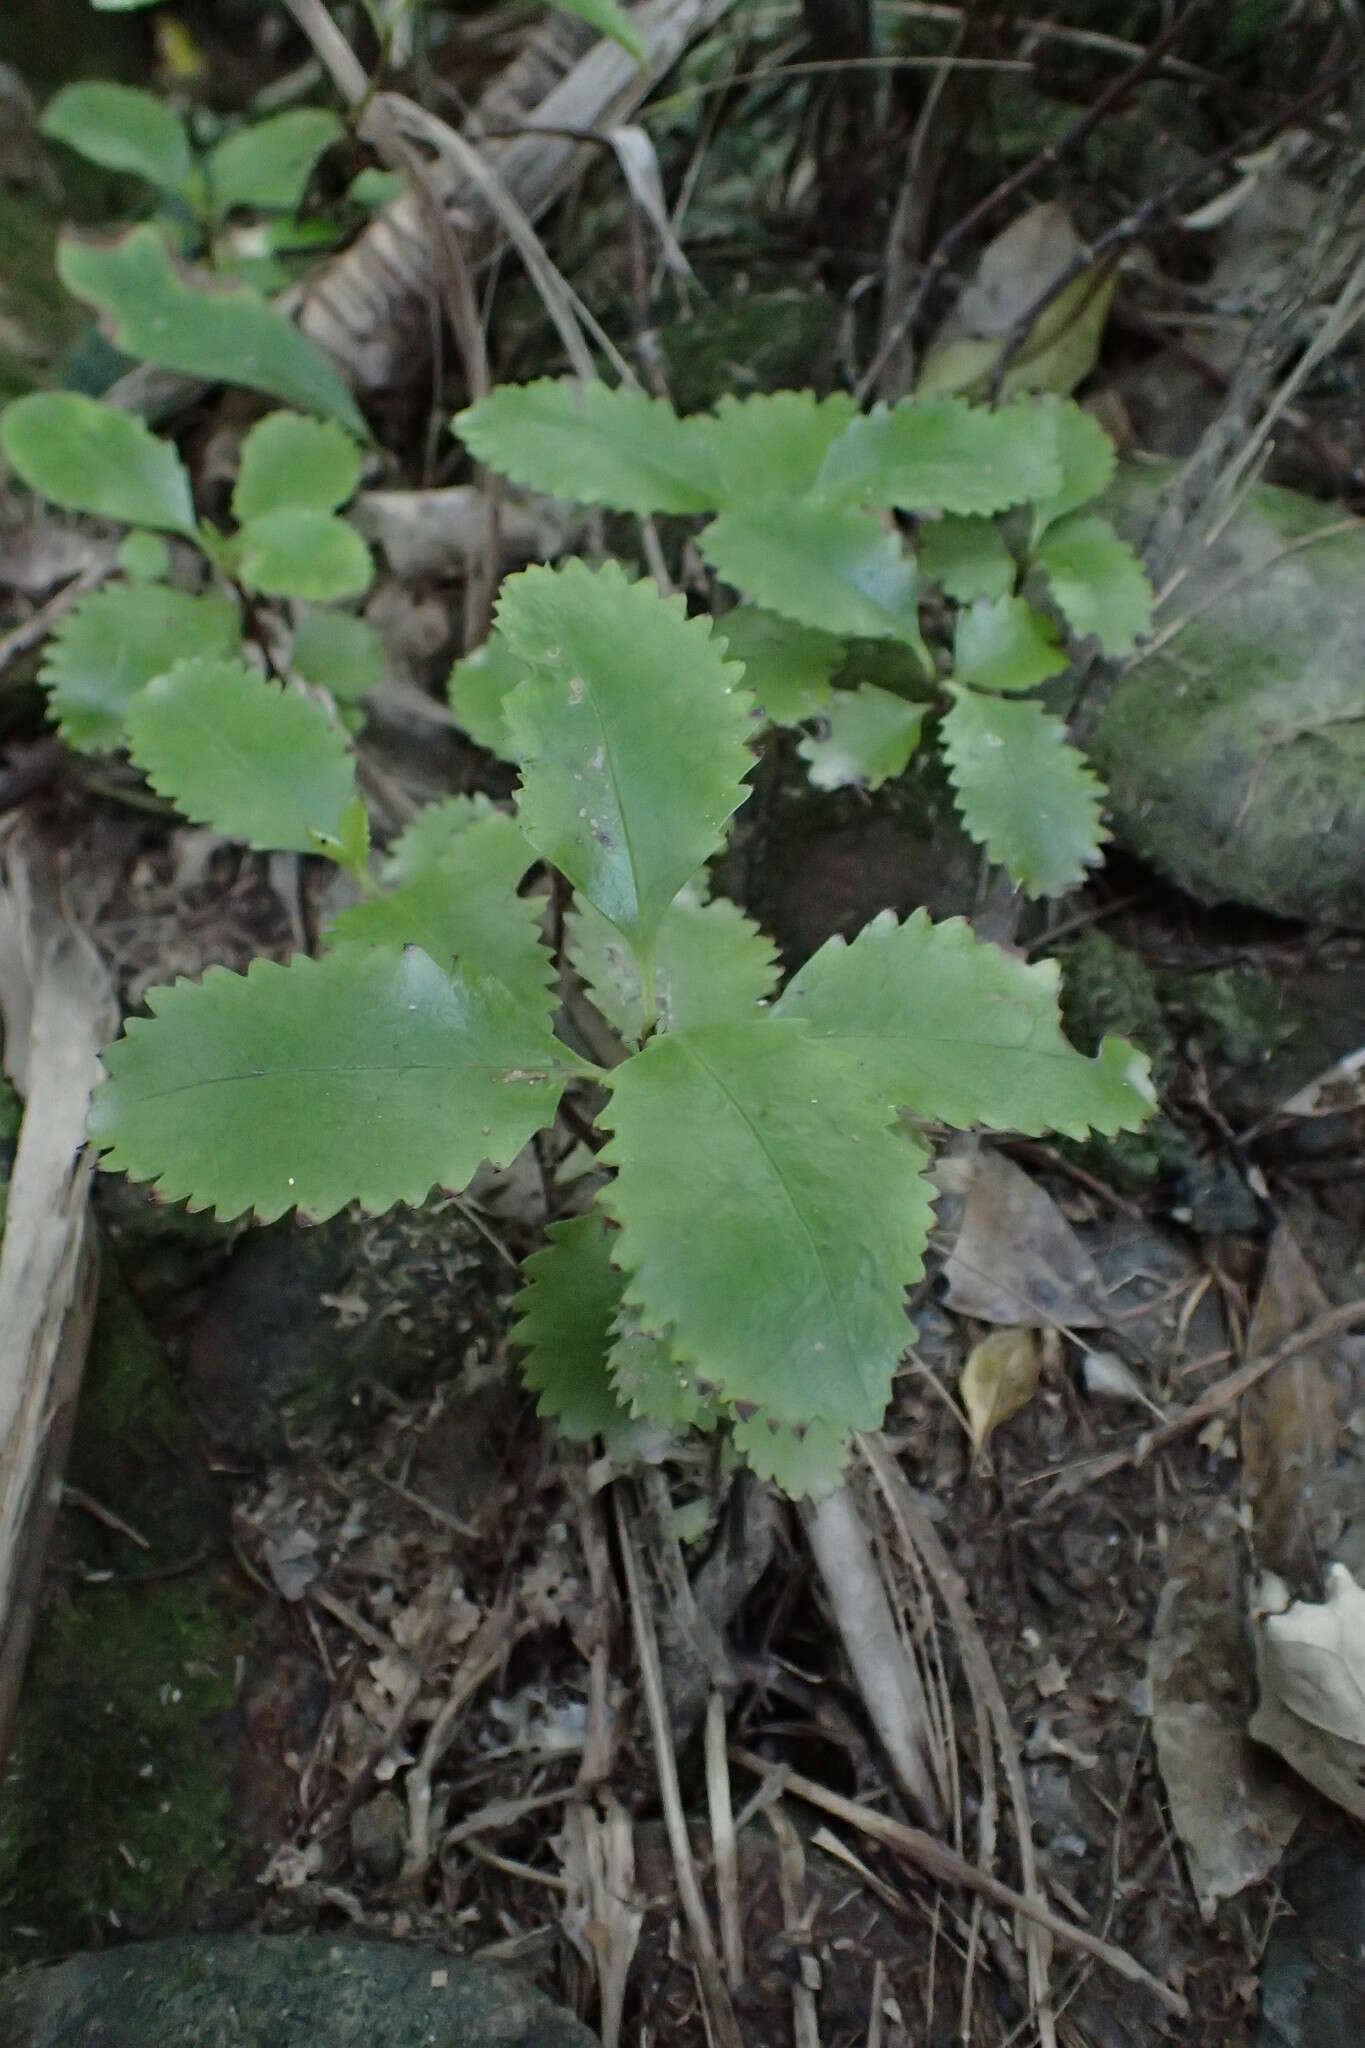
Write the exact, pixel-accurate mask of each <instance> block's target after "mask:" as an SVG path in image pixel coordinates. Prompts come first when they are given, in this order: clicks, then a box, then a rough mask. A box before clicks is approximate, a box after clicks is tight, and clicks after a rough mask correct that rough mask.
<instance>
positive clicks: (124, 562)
mask: <svg viewBox="0 0 1365 2048" xmlns="http://www.w3.org/2000/svg"><path fill="white" fill-rule="evenodd" d="M118 565H119V567H120V569H122V571H123V573H124V575H125V576H126V577H127V578H128V581H129V582H130V583H162V582H164V581H165V579H166V577H167V576H169V575H170V573H171V551H170V549H169V547H168V546H167V545H166V543H165V541H164V540H163V539H162V538H161V535H160V534H159V533H140V532H134V533H125V534H124V536H123V539H122V540H121V541H120V542H119V545H118Z"/></svg>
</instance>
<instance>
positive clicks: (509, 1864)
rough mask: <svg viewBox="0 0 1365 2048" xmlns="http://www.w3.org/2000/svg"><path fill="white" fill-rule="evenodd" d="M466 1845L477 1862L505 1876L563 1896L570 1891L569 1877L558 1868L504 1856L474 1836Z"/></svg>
mask: <svg viewBox="0 0 1365 2048" xmlns="http://www.w3.org/2000/svg"><path fill="white" fill-rule="evenodd" d="M465 1847H466V1848H467V1849H468V1851H469V1853H470V1855H471V1856H472V1857H473V1858H474V1861H475V1862H476V1863H484V1864H486V1865H487V1866H488V1868H489V1869H490V1870H500V1871H501V1872H502V1874H503V1876H504V1877H519V1878H520V1879H521V1881H522V1883H523V1884H542V1885H544V1886H545V1889H546V1890H547V1891H551V1892H558V1893H559V1895H560V1897H561V1898H562V1897H564V1896H565V1895H566V1894H567V1892H568V1891H569V1880H568V1878H567V1877H561V1876H560V1875H559V1873H558V1871H556V1870H537V1869H536V1867H535V1865H534V1864H533V1863H522V1862H519V1861H518V1859H517V1858H516V1857H515V1856H504V1855H502V1854H501V1853H500V1852H499V1851H498V1850H497V1849H486V1848H485V1847H484V1845H483V1843H482V1842H480V1841H478V1840H477V1839H476V1838H473V1837H471V1839H470V1840H469V1841H468V1842H466V1843H465Z"/></svg>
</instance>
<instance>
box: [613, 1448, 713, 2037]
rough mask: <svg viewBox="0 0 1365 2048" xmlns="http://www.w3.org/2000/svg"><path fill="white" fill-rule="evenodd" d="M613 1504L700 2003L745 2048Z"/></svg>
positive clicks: (624, 1530) (645, 1613)
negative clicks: (704, 1893) (700, 1880)
mask: <svg viewBox="0 0 1365 2048" xmlns="http://www.w3.org/2000/svg"><path fill="white" fill-rule="evenodd" d="M615 1508H616V1533H617V1537H618V1539H619V1542H620V1546H621V1562H622V1565H623V1567H624V1569H625V1575H626V1591H627V1593H628V1594H629V1596H630V1618H631V1624H632V1627H633V1629H634V1633H635V1651H636V1655H637V1656H638V1657H639V1660H640V1679H641V1685H642V1690H643V1692H644V1700H645V1711H646V1713H647V1714H648V1717H649V1729H650V1735H651V1737H652V1739H653V1744H654V1768H655V1771H656V1772H657V1774H658V1780H659V1799H660V1802H661V1804H662V1806H663V1810H664V1827H665V1829H666V1831H667V1834H668V1846H669V1850H670V1852H671V1853H672V1857H673V1872H674V1876H675V1878H676V1881H677V1886H678V1898H679V1900H680V1902H681V1905H682V1909H683V1917H684V1918H685V1919H686V1921H687V1929H688V1933H689V1934H690V1935H691V1938H692V1951H693V1956H694V1958H695V1961H696V1967H697V1973H698V1981H699V1983H700V1984H701V1987H702V1991H703V1999H702V2004H703V2007H704V2009H705V2012H706V2014H707V2018H708V2021H709V2024H710V2026H712V2027H714V2029H715V2032H716V2036H717V2038H718V2040H719V2043H720V2048H744V2039H743V2036H742V2035H741V2033H740V2031H739V2022H738V2021H737V2020H736V2018H735V2009H734V2007H733V2005H732V2004H731V2003H730V1993H729V1990H728V1989H727V1987H726V1983H725V1973H724V1971H723V1970H722V1969H721V1964H720V1957H719V1956H718V1954H717V1953H716V1938H715V1936H714V1934H713V1933H712V1932H711V1922H710V1920H709V1918H708V1917H707V1912H706V1902H705V1900H704V1899H703V1898H702V1895H701V1886H700V1884H699V1883H698V1882H697V1869H696V1865H695V1864H694V1863H693V1861H692V1844H691V1842H690V1841H689V1840H688V1835H687V1818H686V1815H685V1814H684V1813H683V1805H682V1791H681V1788H680V1786H679V1784H678V1760H677V1758H676V1756H675V1755H674V1754H673V1736H672V1731H671V1729H670V1728H669V1724H668V1701H667V1700H666V1699H665V1697H664V1678H663V1668H662V1666H661V1665H660V1663H659V1642H658V1638H657V1636H656V1635H655V1632H654V1616H653V1614H652V1612H651V1611H650V1607H649V1599H648V1595H647V1594H646V1592H645V1589H644V1587H643V1586H642V1585H641V1583H640V1565H639V1560H638V1558H637V1557H636V1555H635V1539H634V1536H633V1535H632V1533H631V1527H630V1523H629V1521H628V1519H627V1516H626V1511H625V1506H624V1504H623V1502H622V1499H621V1494H620V1490H619V1488H618V1490H617V1492H616V1496H615Z"/></svg>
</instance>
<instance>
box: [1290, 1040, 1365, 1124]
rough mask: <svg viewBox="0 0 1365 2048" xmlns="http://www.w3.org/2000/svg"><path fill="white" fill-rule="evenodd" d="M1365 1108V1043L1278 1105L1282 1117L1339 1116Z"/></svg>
mask: <svg viewBox="0 0 1365 2048" xmlns="http://www.w3.org/2000/svg"><path fill="white" fill-rule="evenodd" d="M1361 1108H1365V1046H1361V1047H1360V1049H1359V1051H1357V1052H1350V1053H1347V1055H1346V1057H1345V1059H1340V1060H1336V1061H1335V1062H1334V1063H1333V1064H1332V1065H1331V1066H1330V1067H1328V1068H1327V1069H1326V1070H1325V1072H1323V1073H1321V1074H1317V1075H1315V1076H1314V1078H1313V1079H1312V1080H1311V1081H1310V1082H1309V1083H1308V1085H1307V1086H1306V1087H1304V1088H1300V1089H1299V1091H1298V1093H1297V1094H1295V1095H1291V1096H1290V1097H1289V1099H1288V1101H1287V1102H1282V1103H1281V1104H1280V1107H1279V1112H1278V1113H1279V1114H1280V1115H1281V1116H1300V1117H1314V1116H1340V1115H1343V1114H1344V1113H1345V1112H1347V1111H1349V1110H1353V1109H1361Z"/></svg>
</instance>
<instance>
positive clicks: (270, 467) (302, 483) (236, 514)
mask: <svg viewBox="0 0 1365 2048" xmlns="http://www.w3.org/2000/svg"><path fill="white" fill-rule="evenodd" d="M359 482H360V450H359V448H358V447H357V446H356V444H355V442H354V441H353V440H352V439H351V437H350V435H349V434H348V433H346V432H345V431H344V429H343V428H341V427H339V426H338V425H337V423H336V421H335V420H314V419H309V418H308V416H307V415H306V414H305V413H298V412H271V413H267V414H266V416H265V418H264V419H263V420H258V421H257V423H256V425H255V426H254V427H253V428H252V429H251V432H250V433H249V434H248V435H247V437H246V439H245V441H243V443H242V459H241V464H240V467H239V468H238V471H237V483H236V486H235V488H234V490H233V493H232V516H233V518H234V519H235V520H236V521H237V523H238V525H239V526H241V525H244V524H245V523H246V521H247V520H249V519H258V518H259V517H260V516H261V514H262V513H265V512H276V511H278V510H279V508H280V507H281V506H282V505H304V506H307V507H308V509H309V510H310V511H313V512H335V511H336V509H337V507H338V506H339V505H344V504H345V503H346V500H347V499H348V498H349V497H351V496H352V495H353V493H354V491H355V487H356V485H357V484H358V483H359Z"/></svg>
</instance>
